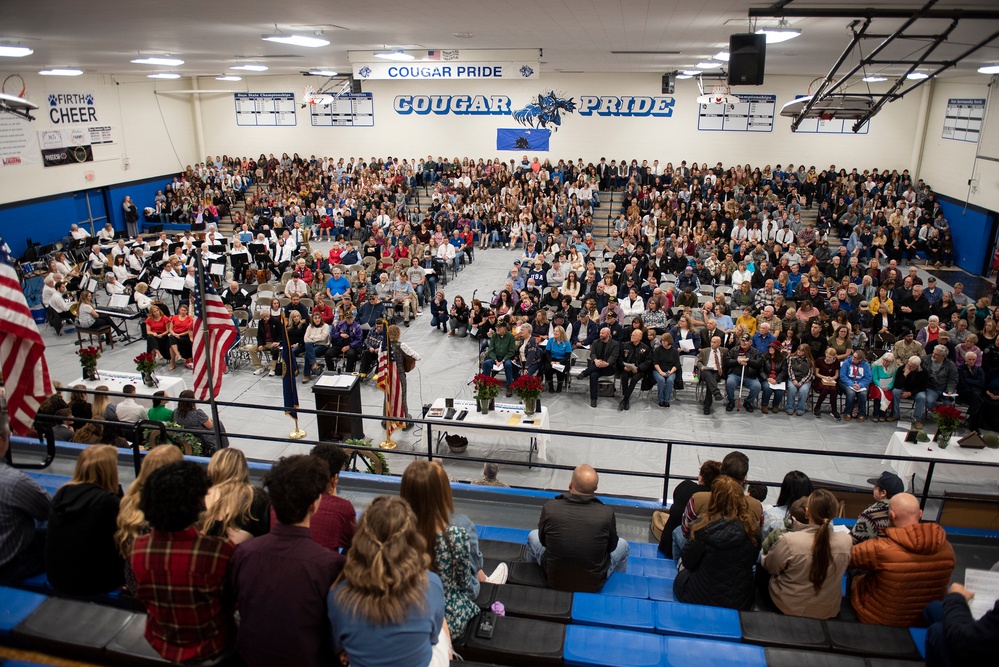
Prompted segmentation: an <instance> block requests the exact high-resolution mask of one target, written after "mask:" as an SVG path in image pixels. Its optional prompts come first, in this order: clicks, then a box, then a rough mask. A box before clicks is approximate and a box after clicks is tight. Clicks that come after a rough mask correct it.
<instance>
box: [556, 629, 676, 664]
mask: <svg viewBox="0 0 999 667" xmlns="http://www.w3.org/2000/svg"><path fill="white" fill-rule="evenodd" d="M564 657H565V664H566V665H571V666H573V667H660V666H661V665H663V664H664V663H663V657H664V656H663V640H662V637H658V636H656V635H653V634H648V633H644V632H629V631H627V630H618V629H614V628H595V627H589V626H585V625H570V626H569V627H568V628H567V629H566V633H565V650H564Z"/></svg>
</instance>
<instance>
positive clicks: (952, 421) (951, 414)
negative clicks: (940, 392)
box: [933, 403, 961, 433]
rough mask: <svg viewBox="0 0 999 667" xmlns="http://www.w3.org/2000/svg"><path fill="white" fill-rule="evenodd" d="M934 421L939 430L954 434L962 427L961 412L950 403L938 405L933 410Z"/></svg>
mask: <svg viewBox="0 0 999 667" xmlns="http://www.w3.org/2000/svg"><path fill="white" fill-rule="evenodd" d="M933 421H935V422H936V423H937V428H938V429H939V430H941V431H944V432H945V433H953V432H955V431H956V430H957V427H958V426H960V425H961V411H960V410H958V409H957V408H956V407H955V406H954V405H952V404H950V403H945V404H943V405H938V406H937V407H936V408H934V409H933Z"/></svg>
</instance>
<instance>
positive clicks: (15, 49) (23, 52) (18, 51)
mask: <svg viewBox="0 0 999 667" xmlns="http://www.w3.org/2000/svg"><path fill="white" fill-rule="evenodd" d="M32 53H34V50H33V49H29V48H28V47H26V46H14V45H12V44H0V56H3V57H5V58H23V57H24V56H30V55H31V54H32Z"/></svg>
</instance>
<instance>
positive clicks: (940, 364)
mask: <svg viewBox="0 0 999 667" xmlns="http://www.w3.org/2000/svg"><path fill="white" fill-rule="evenodd" d="M922 368H923V370H924V371H926V414H927V415H929V413H931V412H933V410H934V409H935V408H936V407H937V402H939V401H941V400H942V401H944V402H950V403H953V402H954V394H956V393H957V366H956V365H955V364H954V362H953V361H951V360H950V350H948V349H947V348H946V347H945V346H943V345H937V346H935V347H934V348H933V352H932V353H931V354H927V355H926V356H924V357H923V362H922ZM917 428H918V427H917Z"/></svg>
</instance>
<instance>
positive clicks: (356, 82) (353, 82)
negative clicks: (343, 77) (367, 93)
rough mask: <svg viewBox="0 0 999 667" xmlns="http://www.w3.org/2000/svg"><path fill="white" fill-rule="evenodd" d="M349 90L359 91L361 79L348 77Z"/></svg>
mask: <svg viewBox="0 0 999 667" xmlns="http://www.w3.org/2000/svg"><path fill="white" fill-rule="evenodd" d="M350 92H352V93H359V92H361V80H360V79H355V78H354V77H351V78H350Z"/></svg>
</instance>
